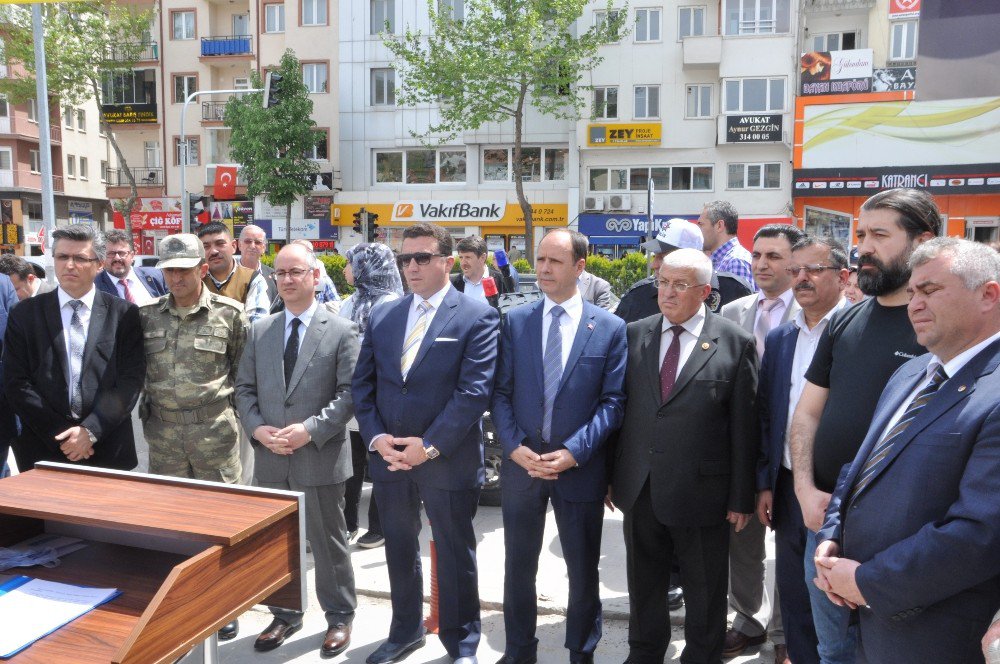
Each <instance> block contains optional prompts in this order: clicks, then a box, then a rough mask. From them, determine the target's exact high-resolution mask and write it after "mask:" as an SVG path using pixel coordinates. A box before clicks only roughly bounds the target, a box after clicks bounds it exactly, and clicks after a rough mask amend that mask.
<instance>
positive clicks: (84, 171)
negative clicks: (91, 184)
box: [80, 157, 88, 180]
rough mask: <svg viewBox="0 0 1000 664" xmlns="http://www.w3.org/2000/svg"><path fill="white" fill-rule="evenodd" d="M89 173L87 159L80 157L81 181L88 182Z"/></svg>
mask: <svg viewBox="0 0 1000 664" xmlns="http://www.w3.org/2000/svg"><path fill="white" fill-rule="evenodd" d="M87 171H88V168H87V158H86V157H80V179H81V180H86V179H87Z"/></svg>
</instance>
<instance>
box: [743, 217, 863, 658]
mask: <svg viewBox="0 0 1000 664" xmlns="http://www.w3.org/2000/svg"><path fill="white" fill-rule="evenodd" d="M782 270H784V271H787V273H788V274H789V275H790V276H791V278H792V292H793V294H794V295H795V301H796V302H797V303H798V305H799V307H800V308H799V310H798V312H797V313H796V314H795V316H794V318H793V319H792V320H790V321H789V322H787V323H785V324H783V325H780V326H779V327H777V328H775V329H774V330H772V331H771V332H770V333H769V334H768V335H767V341H766V342H765V346H764V348H765V350H764V357H763V359H762V360H761V365H760V382H759V383H758V385H757V411H758V413H759V415H760V432H761V449H760V452H761V455H760V460H759V461H758V463H757V491H758V494H757V518H758V519H759V520H760V522H761V523H762V524H763V525H764V526H768V527H770V528H772V529H774V533H775V537H774V544H775V577H776V578H775V580H776V582H777V586H778V597H779V603H780V605H781V615H782V616H784V631H785V645H786V647H787V655H788V658H789V659H791V660H792V661H793V662H795V664H819V661H820V658H819V655H818V653H817V645H818V639H817V637H816V628H815V626H814V625H813V621H812V608H811V606H810V604H809V589H808V588H807V587H806V585H805V584H806V579H805V566H804V565H803V562H802V561H803V555H804V554H805V545H806V538H807V537H808V536H809V534H810V533H809V532H808V530H807V529H806V527H805V525H804V523H803V521H802V509H801V507H800V506H799V501H798V500H797V499H796V498H795V483H794V482H793V480H792V462H791V458H792V457H791V452H790V449H789V442H788V429H789V425H790V423H791V420H792V414H793V413H794V412H795V406H796V405H797V404H798V402H799V397H800V396H801V395H802V389H803V388H804V387H805V382H806V378H805V375H806V369H808V368H809V364H810V362H812V357H813V354H814V353H815V351H816V345H817V343H818V342H819V339H820V336H821V335H822V334H823V330H825V329H826V327H827V325H828V324H829V322H830V318H831V317H832V316H833V315H834V314H835V313H837V312H838V311H840V310H841V309H843V308H844V307H845V306H846V305H847V300H846V299H844V295H843V289H844V285H845V284H846V282H847V274H848V272H847V253H846V252H845V251H844V249H843V248H842V247H841V246H840V245H838V244H837V243H836V242H835V241H833V240H831V239H829V238H814V237H809V236H806V237H804V238H802V239H800V240H798V241H797V242H796V243H795V244H794V245H793V246H792V252H791V262H790V263H789V264H788V265H787V266H786V267H783V268H782ZM776 649H777V648H776ZM784 659H785V658H784V657H782V660H784Z"/></svg>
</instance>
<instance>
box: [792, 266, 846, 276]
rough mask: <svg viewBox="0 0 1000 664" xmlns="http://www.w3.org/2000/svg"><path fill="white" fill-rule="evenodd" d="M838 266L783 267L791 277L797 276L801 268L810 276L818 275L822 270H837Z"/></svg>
mask: <svg viewBox="0 0 1000 664" xmlns="http://www.w3.org/2000/svg"><path fill="white" fill-rule="evenodd" d="M839 269H840V268H839V267H836V266H835V265H789V266H788V267H786V268H785V272H787V273H788V274H790V275H792V276H793V277H797V276H799V272H801V271H802V270H805V271H806V274H808V275H809V276H811V277H818V276H819V275H821V274H823V270H839Z"/></svg>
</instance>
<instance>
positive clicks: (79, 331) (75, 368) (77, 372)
mask: <svg viewBox="0 0 1000 664" xmlns="http://www.w3.org/2000/svg"><path fill="white" fill-rule="evenodd" d="M69 306H71V307H73V316H72V318H70V322H69V370H70V399H69V409H70V411H72V413H73V415H75V416H76V417H80V415H81V414H82V413H83V376H82V374H83V347H84V346H85V345H86V344H87V336H86V334H85V333H84V331H83V321H82V320H80V307H82V306H83V302H81V301H80V300H70V302H69Z"/></svg>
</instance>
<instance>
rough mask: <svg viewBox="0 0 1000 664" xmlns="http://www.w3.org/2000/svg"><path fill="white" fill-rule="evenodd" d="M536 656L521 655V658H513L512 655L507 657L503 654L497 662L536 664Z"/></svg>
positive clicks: (505, 663) (498, 663) (503, 663)
mask: <svg viewBox="0 0 1000 664" xmlns="http://www.w3.org/2000/svg"><path fill="white" fill-rule="evenodd" d="M537 662H538V657H537V656H536V655H531V656H529V657H522V658H521V659H514V658H513V657H508V656H507V655H504V656H503V657H501V658H500V659H498V660H497V664H537Z"/></svg>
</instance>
